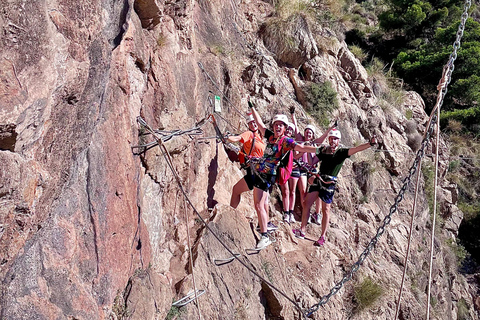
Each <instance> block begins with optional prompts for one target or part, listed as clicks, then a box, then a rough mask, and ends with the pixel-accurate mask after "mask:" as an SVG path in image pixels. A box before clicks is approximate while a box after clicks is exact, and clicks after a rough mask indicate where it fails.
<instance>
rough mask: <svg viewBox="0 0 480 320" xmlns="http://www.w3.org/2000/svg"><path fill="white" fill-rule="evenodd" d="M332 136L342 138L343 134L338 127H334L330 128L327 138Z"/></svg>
mask: <svg viewBox="0 0 480 320" xmlns="http://www.w3.org/2000/svg"><path fill="white" fill-rule="evenodd" d="M330 137H335V138H338V139H342V134H341V133H340V131H339V130H338V129H336V128H333V129H332V130H330V132H329V133H328V136H327V138H330Z"/></svg>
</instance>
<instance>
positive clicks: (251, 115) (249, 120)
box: [247, 113, 255, 123]
mask: <svg viewBox="0 0 480 320" xmlns="http://www.w3.org/2000/svg"><path fill="white" fill-rule="evenodd" d="M252 121H255V119H254V118H253V114H251V113H249V114H247V123H250V122H252Z"/></svg>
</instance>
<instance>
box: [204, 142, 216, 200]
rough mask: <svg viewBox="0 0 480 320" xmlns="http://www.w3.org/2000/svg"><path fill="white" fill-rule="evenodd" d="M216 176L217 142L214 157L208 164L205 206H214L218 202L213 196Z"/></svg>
mask: <svg viewBox="0 0 480 320" xmlns="http://www.w3.org/2000/svg"><path fill="white" fill-rule="evenodd" d="M217 176H218V144H217V146H216V150H215V157H213V159H212V161H210V165H209V166H208V187H207V207H208V208H214V207H215V205H216V204H217V203H218V202H217V201H216V200H215V199H214V197H215V188H214V186H215V182H216V181H217Z"/></svg>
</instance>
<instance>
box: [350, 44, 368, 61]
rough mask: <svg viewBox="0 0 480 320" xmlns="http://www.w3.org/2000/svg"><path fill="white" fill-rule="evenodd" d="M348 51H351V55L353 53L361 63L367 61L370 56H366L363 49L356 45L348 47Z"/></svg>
mask: <svg viewBox="0 0 480 320" xmlns="http://www.w3.org/2000/svg"><path fill="white" fill-rule="evenodd" d="M348 49H349V50H350V52H351V53H353V55H354V56H355V58H357V59H358V60H359V61H360V62H362V61H363V60H365V59H366V58H367V56H368V54H366V53H365V52H364V51H363V49H362V48H360V47H359V46H356V45H351V46H348Z"/></svg>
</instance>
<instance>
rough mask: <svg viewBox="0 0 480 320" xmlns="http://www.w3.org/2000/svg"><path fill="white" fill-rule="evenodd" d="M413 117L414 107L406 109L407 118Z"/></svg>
mask: <svg viewBox="0 0 480 320" xmlns="http://www.w3.org/2000/svg"><path fill="white" fill-rule="evenodd" d="M412 117H413V111H412V109H407V110H405V118H407V120H410V119H412Z"/></svg>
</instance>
